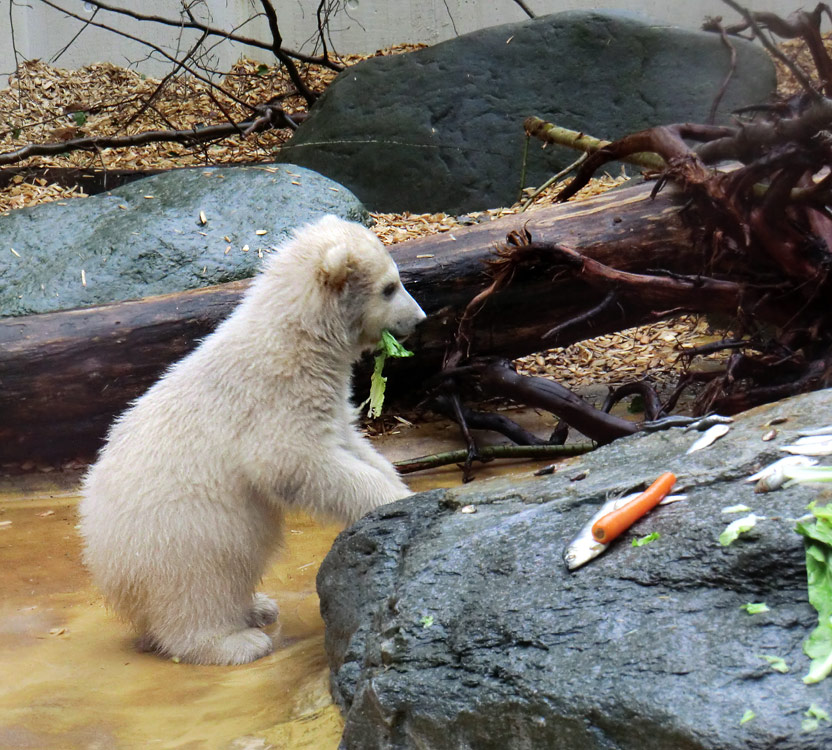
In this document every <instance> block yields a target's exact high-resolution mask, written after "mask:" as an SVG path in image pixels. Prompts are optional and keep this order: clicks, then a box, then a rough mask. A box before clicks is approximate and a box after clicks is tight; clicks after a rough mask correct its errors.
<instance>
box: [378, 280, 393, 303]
mask: <svg viewBox="0 0 832 750" xmlns="http://www.w3.org/2000/svg"><path fill="white" fill-rule="evenodd" d="M381 293H382V294H383V295H384V296H385V298H387V299H390V297H392V296H393V295H394V294H395V293H396V284H394V283H393V282H392V281H391V282H390V283H389V284H388V285H387V286H386V287H384V289H383V290H382V292H381Z"/></svg>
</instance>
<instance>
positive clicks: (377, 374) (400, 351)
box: [362, 328, 413, 419]
mask: <svg viewBox="0 0 832 750" xmlns="http://www.w3.org/2000/svg"><path fill="white" fill-rule="evenodd" d="M376 351H377V352H378V354H376V356H375V366H374V367H373V374H372V375H371V376H370V398H369V399H367V401H365V402H364V403H365V404H366V403H369V405H370V407H369V409H367V416H368V417H370V419H377V418H378V417H380V416H381V409H382V407H383V406H384V392H385V390H386V389H387V378H386V377H384V375H382V374H381V373H382V371H383V370H384V363H385V362H386V361H387V358H388V357H412V356H413V352H411V351H408V350H407V349H405V348H404V347H403V346H402V345H401V344H400V343H399V342H398V341H397V340H396V337H395V336H393V334H392V333H390V331H388V330H387V329H386V328H385V329H384V330H383V331H382V332H381V340H380V341H379V342H378V346H377V347H376ZM362 406H364V404H362Z"/></svg>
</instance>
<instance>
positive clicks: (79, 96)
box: [0, 37, 828, 388]
mask: <svg viewBox="0 0 832 750" xmlns="http://www.w3.org/2000/svg"><path fill="white" fill-rule="evenodd" d="M827 43H828V37H827ZM423 46H425V45H396V46H393V47H390V48H388V49H385V50H379V51H378V52H376V53H375V55H386V54H398V53H401V52H405V51H410V50H413V49H418V48H420V47H423ZM783 48H784V50H785V51H786V52H787V54H789V55H791V56H796V57H797V60H798V63H799V64H801V65H802V67H804V68H809V69H811V66H810V65H807V62H811V57H810V56H809V53H808V51H807V50H806V49H805V47H803V46H802V45H801V43H800V42H799V41H791V42H786V43H785V44H784V45H783ZM367 57H368V56H367V55H346V56H343V57H341V58H339V60H340V61H341V62H343V63H344V64H345V65H351V64H355V63H356V62H359V61H360V60H363V59H366V58H367ZM299 67H300V70H301V73H302V75H303V76H304V79H305V80H306V82H307V84H308V85H309V86H310V87H311V88H312V89H314V90H316V91H318V92H320V91H321V90H323V89H324V88H325V87H326V86H327V85H328V84H329V83H330V82H331V81H332V79H333V78H334V77H335V75H336V73H335V72H334V71H332V70H329V69H328V68H325V67H323V66H320V65H311V64H305V65H300V66H299ZM778 81H779V82H780V85H781V87H782V90H783V91H784V93H791V92H792V91H793V90H794V86H795V83H794V81H793V79H792V78H791V74H790V73H789V72H788V71H787V70H786V69H785V66H783V65H782V64H780V63H778ZM160 83H161V82H160V81H159V80H157V79H153V78H147V77H145V76H144V75H142V74H139V73H137V72H135V71H133V70H127V69H125V68H120V67H118V66H116V65H112V64H110V63H96V64H94V65H89V66H86V67H84V68H81V69H79V70H74V71H70V70H63V69H60V68H54V67H51V66H49V65H47V64H45V63H43V62H41V61H30V62H26V63H23V64H22V65H21V66H20V67H19V69H18V70H17V72H16V73H15V74H14V75H13V76H11V77H10V79H9V86H8V88H6V89H4V90H2V91H0V153H6V152H10V151H14V150H16V149H18V148H22V147H23V146H25V145H26V144H29V143H47V142H55V141H61V140H70V139H73V138H79V137H85V136H103V135H126V134H135V133H140V132H144V131H147V130H168V129H178V130H184V129H190V128H198V127H202V126H206V125H214V124H222V123H225V122H228V121H230V120H233V121H238V122H239V121H242V120H245V119H247V118H251V117H253V116H254V115H253V108H254V106H255V105H257V104H260V103H261V102H264V101H267V100H273V101H274V100H275V99H279V101H280V103H281V105H282V106H283V108H284V110H285V111H286V112H287V113H289V114H292V113H295V112H302V111H305V109H306V104H305V102H304V100H303V99H302V97H300V96H299V95H298V94H296V93H294V87H293V86H292V84H291V82H290V81H289V79H288V77H287V76H286V74H285V72H284V71H283V69H282V68H280V67H276V66H266V65H263V64H262V63H259V62H256V61H253V60H246V59H243V60H240V61H239V62H238V63H237V64H236V65H235V66H234V67H233V68H232V70H231V71H229V72H228V73H227V74H226V75H225V76H223V77H222V79H221V80H220V82H219V86H220V89H221V90H216V89H211V88H210V87H209V86H207V85H206V84H205V83H203V82H201V81H199V80H197V79H194V78H191V77H188V76H176V77H173V78H171V79H170V80H168V81H166V82H165V84H164V86H161V85H160ZM151 97H152V101H151V103H150V104H149V105H148V99H149V98H151ZM289 135H290V132H289V131H288V130H286V129H281V130H269V131H266V132H263V133H255V134H252V135H250V136H248V137H247V138H240V137H229V138H226V139H223V140H220V141H217V142H213V143H210V144H205V145H202V146H197V147H189V146H186V145H184V144H175V143H155V144H153V143H151V144H146V145H142V146H128V147H125V148H120V149H101V150H98V151H95V152H86V151H78V152H72V153H68V154H60V155H54V156H40V157H31V158H29V159H27V160H26V161H23V162H19V163H18V164H17V165H16V166H20V165H26V166H33V167H48V166H49V167H80V168H86V169H103V168H107V169H160V168H170V167H183V166H205V165H216V164H221V163H222V164H227V163H239V162H251V161H263V160H268V159H270V158H271V157H272V155H273V154H274V152H275V150H277V149H279V148H280V145H281V144H282V143H283V142H284V141H285V140H287V138H288V137H289ZM622 181H623V177H616V176H612V175H609V174H606V175H603V176H600V177H598V178H597V179H595V180H592V181H591V183H590V184H589V185H587V186H586V187H585V188H584V189H583V190H581V191H580V192H579V193H578V195H577V196H576V197H575V198H573V200H580V199H581V198H586V197H589V196H591V195H596V194H598V193H601V192H603V191H605V190H608V189H609V188H611V187H614V186H615V185H618V184H620V183H621V182H622ZM560 187H561V186H560V185H555V186H552V187H550V188H548V189H547V190H545V191H543V192H542V193H541V194H540V195H539V196H538V197H537V198H536V199H535V201H534V203H533V204H532V206H531V207H529V209H528V210H529V211H534V210H536V209H538V208H540V207H542V206H548V205H552V204H553V203H554V199H555V196H556V195H557V193H558V191H559V189H560ZM530 193H531V189H528V190H527V195H528V194H530ZM78 197H84V194H83V192H82V191H81V190H80V189H78V188H73V189H68V188H63V187H61V186H59V185H56V184H52V183H49V182H47V181H46V180H43V179H36V180H32V181H27V180H25V179H24V178H23V177H22V176H17V177H15V178H14V179H13V180H12V182H11V184H9V185H8V186H7V187H6V188H5V189H2V190H0V214H1V213H2V212H6V211H9V210H12V209H16V208H22V207H24V206H32V205H37V204H39V203H45V202H48V201H53V200H60V201H65V200H67V199H72V198H78ZM523 200H525V197H524V199H523ZM521 205H522V204H521V203H517V204H515V205H514V206H510V207H503V208H494V209H490V210H488V211H482V212H475V213H471V214H468V215H466V216H464V217H455V216H450V215H447V214H412V213H409V212H405V213H401V214H380V213H376V214H373V215H372V216H373V219H374V220H375V226H374V229H375V231H376V233H377V234H378V236H379V237H380V238H381V240H382V242H384V243H386V244H394V243H397V242H402V241H404V240H408V239H412V238H415V237H422V236H426V235H429V234H435V233H438V232H446V231H449V230H452V229H456V228H459V227H461V226H465V225H469V224H471V223H476V222H479V221H489V220H492V219H495V218H499V217H501V216H505V215H507V214H511V213H517V212H519V211H520V210H521ZM707 334H708V326H707V324H706V322H705V320H704V319H703V318H701V317H699V316H684V317H681V318H679V319H677V320H675V321H668V322H664V323H657V324H653V325H648V326H641V327H638V328H632V329H629V330H625V331H621V332H618V333H613V334H608V335H605V336H599V337H597V338H594V339H590V340H587V341H583V342H580V343H576V344H573V345H572V346H569V347H566V348H555V349H549V350H547V351H543V352H540V353H537V354H532V355H530V356H527V357H523V358H521V359H519V360H517V365H518V369H519V370H520V371H521V372H524V373H526V374H531V375H541V376H545V377H551V378H554V379H556V380H558V381H559V382H560V383H562V384H564V385H566V386H567V387H570V388H580V387H582V386H588V385H597V384H607V385H610V386H617V385H621V384H623V383H625V382H630V381H632V380H638V379H642V378H645V377H648V376H649V378H650V380H651V381H652V382H653V383H654V384H655V385H656V386H657V387H659V388H662V387H663V386H664V387H666V386H669V385H671V384H673V383H675V381H676V378H677V377H678V375H679V374H680V372H681V371H682V368H683V366H684V363H685V361H686V359H687V358H685V357H683V356H680V355H681V354H682V353H683V352H685V351H686V350H690V349H692V348H693V347H694V346H696V344H697V343H701V342H702V341H703V337H706V336H707ZM718 358H719V357H718V355H712V356H711V357H708V358H705V359H708V360H714V359H718ZM700 362H701V360H700Z"/></svg>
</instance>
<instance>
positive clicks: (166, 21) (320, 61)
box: [41, 0, 343, 71]
mask: <svg viewBox="0 0 832 750" xmlns="http://www.w3.org/2000/svg"><path fill="white" fill-rule="evenodd" d="M41 2H43V0H41ZM89 3H90V5H94V6H95V7H96V8H100V9H101V10H105V11H108V12H110V13H116V14H118V15H122V16H128V17H129V18H133V19H135V20H137V21H151V22H153V23H158V24H162V25H163V26H173V27H176V28H183V29H195V30H197V31H200V32H205V33H206V34H207V35H208V36H218V37H222V38H223V39H228V40H229V41H231V42H236V43H238V44H245V45H247V46H249V47H256V48H258V49H264V50H268V51H270V52H272V51H273V44H272V43H270V42H263V41H261V40H260V39H254V38H253V37H246V36H240V35H239V34H235V33H234V32H233V31H232V32H229V31H226V30H224V29H218V28H216V27H214V26H209V25H208V24H203V23H200V22H199V21H197V20H196V19H194V18H191V20H190V21H182V20H181V19H180V20H175V19H172V18H165V17H164V16H156V15H150V14H146V13H138V12H136V11H134V10H130V9H129V8H119V7H115V6H113V5H109V4H107V3H104V2H102V0H89ZM255 18H256V16H255ZM82 20H83V19H82ZM249 20H251V19H249ZM238 28H239V27H238ZM281 51H282V53H283V54H284V55H286V56H287V57H291V58H294V59H295V60H299V61H301V62H305V63H312V64H314V65H324V66H326V67H328V68H330V69H331V70H336V71H337V70H342V69H343V65H339V64H338V63H334V62H332V61H331V60H330V59H328V58H326V57H315V56H312V55H305V54H303V53H302V52H296V51H295V50H290V49H283V48H281Z"/></svg>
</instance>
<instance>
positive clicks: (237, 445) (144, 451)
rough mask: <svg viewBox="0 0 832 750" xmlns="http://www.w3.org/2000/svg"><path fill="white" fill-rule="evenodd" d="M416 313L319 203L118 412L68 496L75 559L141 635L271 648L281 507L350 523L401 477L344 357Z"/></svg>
mask: <svg viewBox="0 0 832 750" xmlns="http://www.w3.org/2000/svg"><path fill="white" fill-rule="evenodd" d="M424 317H425V314H424V312H422V309H421V308H420V307H419V305H418V304H417V303H416V302H415V301H414V300H413V298H412V297H411V296H410V295H409V294H408V293H407V291H405V289H404V287H403V286H402V283H401V280H400V279H399V273H398V270H397V269H396V265H395V263H394V262H393V260H392V259H391V257H390V255H389V254H388V253H387V251H386V250H385V248H384V247H383V246H382V244H381V243H380V242H379V240H378V239H377V238H376V236H375V235H374V234H373V233H372V232H370V231H369V230H368V229H366V228H364V227H362V226H361V225H359V224H355V223H352V222H347V221H343V220H342V219H338V218H336V217H334V216H326V217H324V218H322V219H320V220H319V221H317V222H315V223H313V224H309V225H307V226H305V227H303V228H301V229H300V230H298V231H297V232H296V233H295V234H294V236H293V237H292V239H290V240H289V241H288V242H287V243H286V244H284V245H283V246H282V247H281V248H279V250H278V252H277V253H276V254H275V255H273V256H271V257H270V259H269V260H268V262H267V264H266V265H265V267H264V269H263V271H262V272H261V273H260V274H259V275H258V276H257V277H256V278H255V279H254V281H253V282H252V284H251V286H250V287H249V289H248V291H247V292H246V294H245V296H244V297H243V300H242V301H241V303H240V305H239V306H238V307H237V308H236V310H235V311H234V312H233V313H232V315H231V316H230V317H229V318H228V319H227V320H225V321H224V322H223V323H222V324H221V325H220V326H219V327H218V328H217V330H216V331H215V332H214V333H213V334H211V335H210V336H208V337H207V338H206V339H205V340H204V341H203V342H202V343H201V345H200V346H199V347H198V348H197V349H196V350H194V351H193V352H192V353H191V354H189V355H188V356H186V357H185V358H184V359H182V360H181V361H180V362H178V363H177V364H175V365H173V366H172V367H171V368H170V369H169V370H168V372H167V373H165V375H164V376H163V377H162V378H161V379H160V380H159V381H158V382H157V383H156V384H155V385H154V386H153V387H152V388H151V389H150V390H149V391H148V392H147V393H146V394H145V395H144V396H142V397H141V398H140V399H138V400H137V401H136V402H135V403H134V404H133V405H132V407H131V408H130V409H128V410H127V411H126V412H125V413H124V414H123V415H122V416H121V417H119V418H118V419H117V420H116V422H115V423H114V425H113V426H112V428H111V430H110V433H109V435H108V438H107V443H106V445H105V446H104V448H103V449H102V451H101V453H100V456H99V458H98V461H97V462H96V463H95V465H94V466H93V467H92V468H91V469H90V471H89V473H88V474H87V476H86V478H85V481H84V486H83V497H82V501H81V505H80V512H81V534H82V536H83V539H84V561H85V563H86V565H87V566H88V568H89V570H90V571H91V573H92V576H93V579H94V581H95V582H96V584H97V585H98V586H99V587H100V589H101V590H102V591H103V593H104V595H105V597H106V599H107V601H108V603H109V604H110V605H111V606H112V607H113V609H115V610H116V612H117V613H119V614H120V615H122V616H124V617H125V618H126V619H128V620H129V621H130V622H132V624H133V625H134V626H135V628H136V629H137V630H138V632H139V633H140V634H141V638H140V641H139V642H140V644H141V645H142V647H143V648H145V649H148V650H155V651H158V652H159V653H162V654H165V655H168V656H172V657H178V658H179V659H181V660H182V661H187V662H193V663H197V664H242V663H245V662H249V661H253V660H254V659H258V658H260V657H262V656H265V655H266V654H269V653H270V652H271V651H272V648H273V646H272V640H271V638H270V637H269V636H268V635H267V634H266V633H264V632H262V631H261V630H259V629H258V628H259V627H261V626H263V625H266V624H269V623H271V622H274V621H275V620H276V619H277V605H276V604H275V603H274V602H273V601H272V600H271V599H268V598H267V597H265V596H263V595H262V594H256V593H255V591H254V588H255V586H256V585H257V583H258V582H259V580H260V578H261V576H262V575H263V573H264V571H265V568H266V565H267V563H268V561H269V558H270V553H271V552H272V551H273V550H274V548H275V546H276V545H277V543H278V541H279V539H280V532H281V526H282V518H283V513H284V510H285V509H287V508H303V509H305V510H308V511H311V512H317V513H321V514H326V515H328V516H334V517H336V518H339V519H341V520H343V521H345V522H351V521H354V520H356V519H357V518H359V517H360V516H361V515H363V514H364V513H366V512H367V511H369V510H371V509H373V508H375V507H377V506H379V505H382V504H384V503H389V502H391V501H393V500H396V499H397V498H401V497H404V496H406V495H408V494H409V491H408V489H407V487H406V486H405V485H404V483H403V482H402V481H401V479H400V478H399V476H398V474H397V473H396V471H395V469H394V468H393V466H392V465H391V464H390V463H389V462H388V461H386V460H385V459H384V458H383V457H382V456H381V455H380V454H378V453H377V452H376V451H375V450H374V449H373V447H372V446H371V445H370V444H369V442H368V441H367V440H366V439H365V438H364V437H363V436H362V435H361V434H360V433H359V431H358V430H357V428H356V427H355V424H354V411H353V409H352V407H351V406H350V400H349V399H350V376H351V366H352V364H353V362H354V361H355V360H356V359H357V358H358V357H359V355H360V353H361V352H362V351H364V350H366V349H370V348H372V347H373V346H374V345H375V344H376V343H377V342H378V340H379V338H380V336H381V332H382V330H383V329H384V328H388V329H390V330H391V331H392V332H393V333H394V334H395V335H397V336H405V335H407V334H409V333H410V332H412V331H413V329H414V327H415V326H416V324H417V323H419V322H420V321H421V320H422V319H423V318H424Z"/></svg>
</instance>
